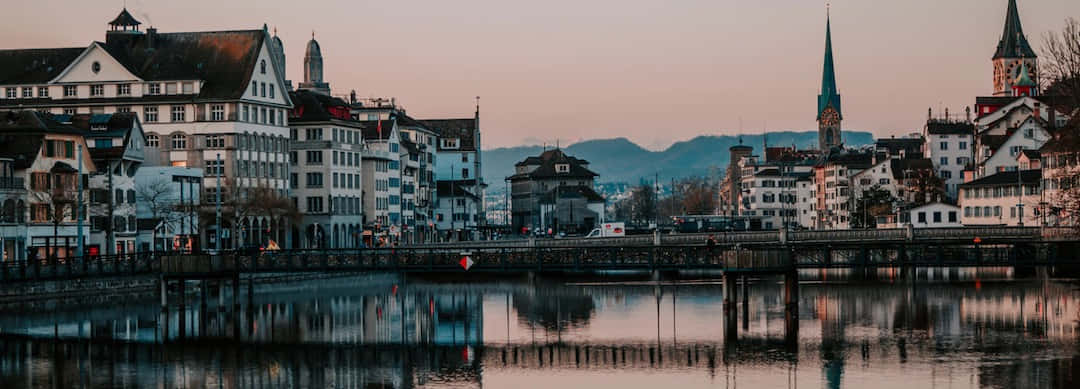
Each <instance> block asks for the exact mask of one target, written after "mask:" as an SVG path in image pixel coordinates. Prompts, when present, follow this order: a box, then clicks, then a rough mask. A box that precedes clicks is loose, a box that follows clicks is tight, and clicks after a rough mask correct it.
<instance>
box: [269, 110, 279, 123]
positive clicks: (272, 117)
mask: <svg viewBox="0 0 1080 389" xmlns="http://www.w3.org/2000/svg"><path fill="white" fill-rule="evenodd" d="M274 111H277V110H276V109H271V110H270V111H269V112H270V124H274Z"/></svg>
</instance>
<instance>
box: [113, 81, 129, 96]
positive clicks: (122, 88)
mask: <svg viewBox="0 0 1080 389" xmlns="http://www.w3.org/2000/svg"><path fill="white" fill-rule="evenodd" d="M116 95H117V96H131V84H116Z"/></svg>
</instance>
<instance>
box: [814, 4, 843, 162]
mask: <svg viewBox="0 0 1080 389" xmlns="http://www.w3.org/2000/svg"><path fill="white" fill-rule="evenodd" d="M841 120H843V115H842V114H841V113H840V92H839V91H837V89H836V72H835V70H834V69H833V53H832V26H831V19H830V16H829V14H828V12H827V11H826V14H825V63H824V65H823V66H822V74H821V94H819V95H818V105H817V122H818V148H820V149H821V151H822V152H823V153H825V152H828V151H829V150H831V149H832V148H834V147H838V146H840V145H842V144H843V139H841V133H840V130H841V127H840V121H841Z"/></svg>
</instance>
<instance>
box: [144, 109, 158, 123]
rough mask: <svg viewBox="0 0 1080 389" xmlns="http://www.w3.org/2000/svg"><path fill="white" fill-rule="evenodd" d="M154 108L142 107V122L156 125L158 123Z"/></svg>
mask: <svg viewBox="0 0 1080 389" xmlns="http://www.w3.org/2000/svg"><path fill="white" fill-rule="evenodd" d="M157 108H158V107H155V106H149V105H148V106H145V107H143V121H144V122H147V123H156V122H157V121H158V115H157V114H158V112H157Z"/></svg>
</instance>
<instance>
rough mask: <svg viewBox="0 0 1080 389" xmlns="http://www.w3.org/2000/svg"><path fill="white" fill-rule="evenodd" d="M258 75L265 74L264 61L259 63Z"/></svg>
mask: <svg viewBox="0 0 1080 389" xmlns="http://www.w3.org/2000/svg"><path fill="white" fill-rule="evenodd" d="M259 73H260V74H266V60H265V59H264V60H262V61H259Z"/></svg>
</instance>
